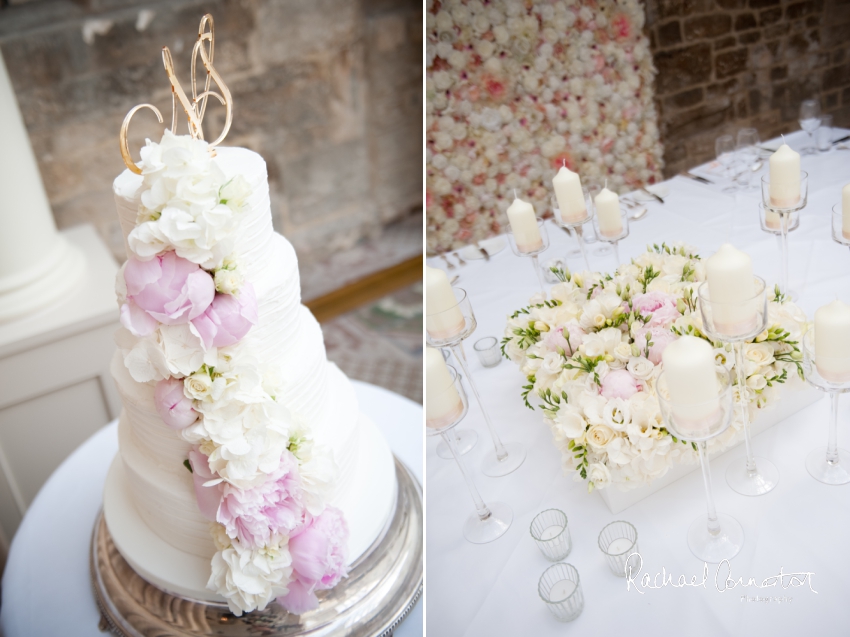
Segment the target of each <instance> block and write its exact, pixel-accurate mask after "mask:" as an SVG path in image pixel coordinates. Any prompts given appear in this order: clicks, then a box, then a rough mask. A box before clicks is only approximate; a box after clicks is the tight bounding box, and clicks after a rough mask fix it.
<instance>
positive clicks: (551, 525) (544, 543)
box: [531, 509, 573, 562]
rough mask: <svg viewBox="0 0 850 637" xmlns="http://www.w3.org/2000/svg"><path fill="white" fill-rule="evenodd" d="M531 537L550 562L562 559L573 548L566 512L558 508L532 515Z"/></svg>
mask: <svg viewBox="0 0 850 637" xmlns="http://www.w3.org/2000/svg"><path fill="white" fill-rule="evenodd" d="M531 537H532V538H533V539H534V543H535V544H537V548H539V549H540V552H541V553H543V555H544V556H545V557H546V559H547V560H549V561H550V562H558V561H560V560H562V559H564V558H565V557H567V556H568V555H569V554H570V551H572V550H573V541H572V538H571V537H570V528H569V525H568V523H567V514H566V513H564V512H563V511H559V510H558V509H547V510H545V511H543V512H541V513H538V514H537V515H536V516H535V517H534V519H533V520H532V521H531Z"/></svg>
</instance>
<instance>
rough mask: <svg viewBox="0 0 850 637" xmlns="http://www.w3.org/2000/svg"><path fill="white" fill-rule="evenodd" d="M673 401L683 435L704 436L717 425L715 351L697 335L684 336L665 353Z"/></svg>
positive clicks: (674, 413) (668, 385)
mask: <svg viewBox="0 0 850 637" xmlns="http://www.w3.org/2000/svg"><path fill="white" fill-rule="evenodd" d="M661 361H662V364H663V365H664V378H665V379H667V389H668V391H669V392H670V402H671V403H673V417H674V421H675V422H674V425H675V427H676V428H677V429H678V430H679V433H681V434H682V435H683V436H687V435H688V434H691V435H693V436H694V437H697V438H701V437H703V436H705V435H707V434H708V429H709V428H710V427H711V426H712V425H713V424H715V420H716V418H717V412H718V410H719V408H720V402H719V393H718V392H719V389H720V387H719V385H718V382H717V371H716V369H715V362H714V350H712V348H711V345H709V344H708V342H707V341H705V340H703V339H701V338H697V337H696V336H682V337H680V338H678V339H676V340H675V341H673V342H672V343H670V345H668V346H667V347H666V348H665V349H664V353H662V354H661Z"/></svg>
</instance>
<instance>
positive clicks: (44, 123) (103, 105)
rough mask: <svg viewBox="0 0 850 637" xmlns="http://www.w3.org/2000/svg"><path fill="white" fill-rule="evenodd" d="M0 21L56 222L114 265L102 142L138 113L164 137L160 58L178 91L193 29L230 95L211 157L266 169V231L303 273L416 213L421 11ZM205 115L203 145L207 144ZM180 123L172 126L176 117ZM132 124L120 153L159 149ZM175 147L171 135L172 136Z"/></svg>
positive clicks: (106, 153) (65, 5)
mask: <svg viewBox="0 0 850 637" xmlns="http://www.w3.org/2000/svg"><path fill="white" fill-rule="evenodd" d="M20 2H21V0H17V2H16V3H13V4H12V6H8V7H6V8H2V9H0V48H2V52H3V56H4V58H5V60H6V65H7V67H8V69H9V72H10V75H11V78H12V83H13V85H14V88H15V91H16V93H17V96H18V101H19V103H20V106H21V110H22V111H23V115H24V119H25V121H26V125H27V129H28V131H29V134H30V138H31V140H32V143H33V147H34V149H35V153H36V156H37V157H38V161H39V166H40V169H41V172H42V175H43V177H44V182H45V186H46V188H47V192H48V196H49V198H50V202H51V204H52V206H53V210H54V214H55V216H56V220H57V223H58V225H59V226H60V227H67V226H70V225H74V224H76V223H80V222H85V221H88V222H92V223H94V224H95V226H96V227H97V228H98V230H99V231H100V233H101V235H102V236H103V237H104V239H106V241H107V243H108V244H109V245H110V247H111V248H112V250H113V252H114V253H115V255H116V256H117V257H119V258H123V247H122V243H121V233H120V229H119V227H118V222H117V219H116V215H115V206H114V204H113V200H112V190H111V185H112V180H113V179H114V177H115V176H116V175H117V174H118V173H119V172H120V171H121V170H123V169H124V164H123V162H122V161H121V157H120V154H119V152H118V143H117V140H118V130H119V128H120V126H121V121H122V120H123V118H124V115H125V114H126V112H127V111H128V110H129V109H130V108H131V107H132V106H134V105H136V104H138V103H141V102H152V103H154V104H155V105H156V106H158V107H159V108H160V110H161V111H162V112H163V114H164V117H165V118H166V122H170V117H171V115H170V113H171V106H170V101H171V100H170V85H169V83H168V79H167V77H166V75H165V71H164V69H163V67H162V61H161V57H160V48H161V47H162V46H163V45H168V46H169V47H170V48H171V51H172V54H173V56H174V60H175V68H176V71H177V74H178V77H179V78H181V80H182V83H183V85H184V87H187V86H188V84H189V61H190V57H191V47H192V45H193V43H194V39H195V35H196V34H197V28H198V22H199V20H200V18H201V16H202V15H203V14H204V13H206V12H210V13H212V14H213V17H214V18H215V30H216V51H215V64H216V68H217V69H218V70H219V72H220V73H221V75H222V76H223V78H224V81H225V83H227V85H228V87H229V88H230V89H231V91H232V93H233V98H234V120H233V127H232V129H231V132H230V134H229V135H228V137H227V140H226V141H225V145H230V146H246V147H248V148H251V149H253V150H255V151H257V152H259V153H260V154H262V155H263V157H264V158H265V160H266V161H267V163H268V169H269V181H270V186H271V195H272V212H273V214H274V218H275V225H276V227H277V229H278V230H279V231H281V232H282V233H283V234H285V235H286V236H287V237H288V238H289V239H290V240H291V241H292V242H293V243H294V244H295V246H296V249H297V250H298V252H299V257H301V259H302V261H303V260H310V259H311V258H316V259H318V258H320V257H321V256H325V255H327V254H328V253H329V252H336V251H339V250H342V249H345V248H347V247H350V246H351V245H353V244H354V243H355V242H357V241H358V240H359V239H360V238H362V237H365V236H370V237H374V236H375V235H377V234H378V233H379V232H380V230H381V227H382V225H383V224H386V223H388V222H390V221H393V220H394V219H397V218H399V217H402V216H405V215H408V214H410V213H411V211H412V210H413V209H415V208H417V207H421V204H422V167H421V166H422V159H421V158H422V8H421V4H420V3H419V2H417V1H416V0H361V1H359V2H352V1H351V0H209V1H203V0H168V1H162V0H144V1H141V0H79V1H78V2H72V1H71V0H30V1H29V2H26V3H23V4H20ZM221 115H222V110H220V109H218V108H216V102H215V100H210V106H209V108H208V111H207V118H206V119H205V122H204V124H205V129H206V130H207V131H208V132H207V138H209V139H212V138H214V137H216V136H217V135H218V131H220V130H221ZM181 118H182V115H181ZM161 130H162V126H161V125H158V124H156V121H155V118H154V117H153V115H152V114H151V113H150V112H147V111H142V112H140V113H139V114H138V115H137V116H136V117H135V118H134V120H133V125H132V127H131V135H132V138H131V149H132V151H133V152H134V155H136V156H137V153H138V147H139V145H140V144H141V143H143V140H144V137H145V136H149V137H152V138H154V137H156V138H158V137H159V135H160V134H161ZM179 132H181V133H183V132H185V129H183V128H181V129H179Z"/></svg>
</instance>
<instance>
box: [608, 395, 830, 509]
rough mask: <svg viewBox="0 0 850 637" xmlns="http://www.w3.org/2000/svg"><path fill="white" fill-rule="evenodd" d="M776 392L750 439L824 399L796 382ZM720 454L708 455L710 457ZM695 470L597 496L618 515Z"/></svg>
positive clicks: (680, 469)
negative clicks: (779, 396)
mask: <svg viewBox="0 0 850 637" xmlns="http://www.w3.org/2000/svg"><path fill="white" fill-rule="evenodd" d="M780 391H781V398H780V399H779V400H778V401H776V402H775V403H774V404H772V405H770V406H769V407H767V408H765V409H764V410H763V411H762V412H761V413H760V414H759V415H758V418H756V419H755V420H754V421H753V422H752V423H751V424H750V433H751V435H752V436H756V435H758V434H759V433H761V432H762V431H764V430H765V429H768V428H769V427H773V425H775V424H776V423H778V422H781V421H782V420H785V418H787V417H788V416H790V415H791V414H794V413H797V412H798V411H800V410H801V409H804V408H805V407H808V406H809V405H811V404H812V403H814V402H816V401H818V400H820V399H821V398H823V396H824V394H823V392H820V391H818V390H816V389H814V388H812V387H810V386H809V385H807V384H805V383H803V382H801V381H800V380H799V379H795V380H794V381H792V382H789V383H788V385H787V386H786V387H783V388H782V389H781V390H780ZM743 444H744V441H743V439H741V442H739V443H738V444H737V445H734V446H732V447H729V448H728V449H726V450H725V451H723V452H721V454H722V453H726V452H727V451H731V450H733V449H737V448H738V446H740V445H743ZM721 454H712V456H711V457H714V456H716V455H721ZM698 469H699V463H694V464H690V465H688V464H680V465H675V466H673V467H671V468H670V470H669V471H668V472H667V473H665V474H664V475H663V476H661V477H660V478H658V479H657V480H655V481H654V482H653V483H652V484H648V485H645V486H642V487H638V488H637V489H632V490H630V491H621V490H620V489H619V488H617V486H616V485H611V486H610V487H607V488H605V489H599V490H598V491H597V493H598V494H599V496H600V497H601V498H602V499H603V500H604V501H605V504H606V505H607V506H608V509H609V510H610V511H611V513H619V512H620V511H623V510H625V509H627V508H629V507H630V506H632V505H633V504H636V503H638V502H640V501H641V500H643V499H644V498H646V497H649V496H651V495H652V494H653V493H656V492H657V491H660V490H661V489H663V488H664V487H666V486H667V485H668V484H672V483H673V482H675V481H676V480H678V479H679V478H681V477H682V476H685V475H687V474H689V473H690V472H691V471H696V470H698Z"/></svg>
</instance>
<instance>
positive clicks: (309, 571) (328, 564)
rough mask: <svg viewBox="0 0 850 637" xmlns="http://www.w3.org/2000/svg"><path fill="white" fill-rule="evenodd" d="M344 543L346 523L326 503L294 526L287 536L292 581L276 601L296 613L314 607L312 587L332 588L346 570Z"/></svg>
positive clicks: (320, 588)
mask: <svg viewBox="0 0 850 637" xmlns="http://www.w3.org/2000/svg"><path fill="white" fill-rule="evenodd" d="M347 545H348V525H347V524H346V523H345V518H344V517H343V515H342V511H340V510H339V509H337V508H335V507H331V506H329V507H327V508H326V509H325V510H324V511H322V513H321V515H319V516H318V517H316V518H312V519H310V520H309V521H308V522H307V523H305V524H304V525H303V526H302V527H301V528H299V529H297V530H296V531H295V532H294V533H293V534H292V535H291V536H290V537H289V552H290V554H291V555H292V569H293V570H292V582H291V583H290V584H289V593H288V594H286V595H285V596H283V597H279V598H278V602H280V603H281V604H282V605H283V607H284V608H286V609H287V610H288V611H289V612H291V613H295V614H296V615H299V614H301V613H303V612H305V611H308V610H311V609H313V608H316V607H317V606H318V605H319V600H318V599H317V598H316V594H315V591H317V590H326V589H329V588H333V587H334V586H336V585H337V583H338V582H339V580H341V579H342V578H343V577H345V575H346V574H347V572H348V568H347V567H346V562H347V552H348V551H347Z"/></svg>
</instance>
